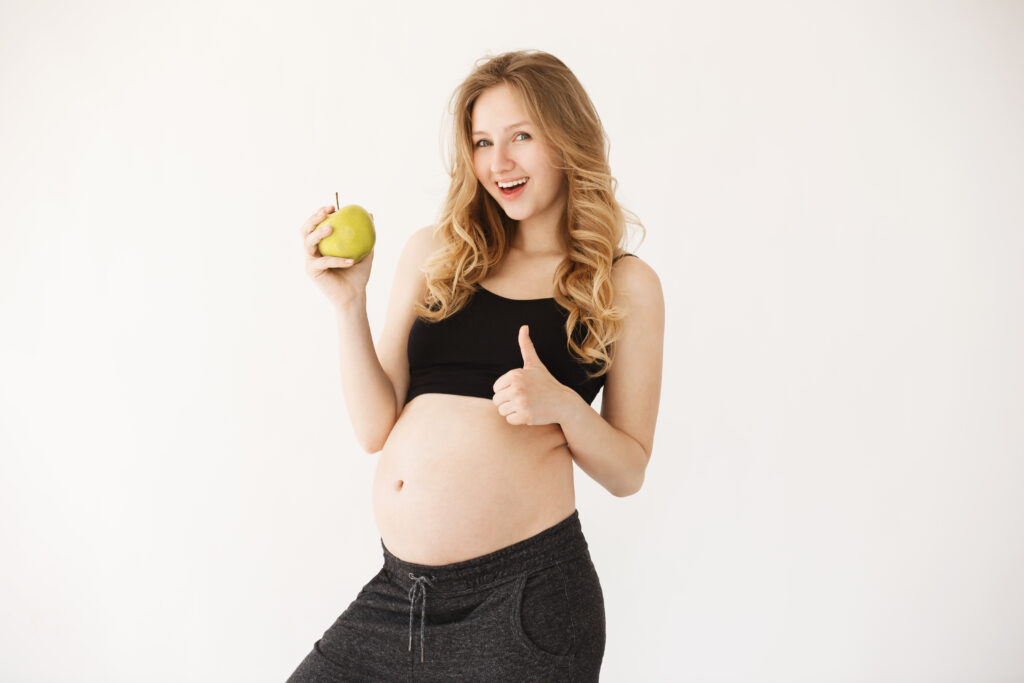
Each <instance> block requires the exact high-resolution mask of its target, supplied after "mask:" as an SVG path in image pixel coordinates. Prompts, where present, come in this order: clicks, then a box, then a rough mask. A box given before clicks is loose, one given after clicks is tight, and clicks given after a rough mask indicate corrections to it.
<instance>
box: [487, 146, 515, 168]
mask: <svg viewBox="0 0 1024 683" xmlns="http://www.w3.org/2000/svg"><path fill="white" fill-rule="evenodd" d="M513 168H515V162H514V160H513V159H512V155H511V154H509V148H508V147H507V146H506V145H504V144H501V143H495V144H494V146H493V147H492V148H491V173H493V174H494V175H502V174H504V173H508V172H509V171H511V170H512V169H513Z"/></svg>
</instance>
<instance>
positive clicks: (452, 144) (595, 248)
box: [416, 50, 646, 378]
mask: <svg viewBox="0 0 1024 683" xmlns="http://www.w3.org/2000/svg"><path fill="white" fill-rule="evenodd" d="M501 84H506V85H508V86H510V87H511V88H512V90H513V92H514V93H516V95H517V96H518V97H519V100H520V102H521V105H522V107H523V109H524V110H525V111H526V113H527V115H528V116H529V118H530V120H531V121H533V122H534V124H535V125H536V127H537V128H538V130H539V132H540V133H541V134H542V136H543V138H544V139H545V140H546V142H547V144H548V145H550V147H551V149H553V150H554V152H555V153H554V157H555V158H560V159H561V164H560V165H559V166H558V168H559V170H561V171H563V172H564V173H565V174H566V177H567V180H568V201H567V203H566V208H565V213H564V214H563V215H562V218H561V220H560V222H559V226H560V227H559V230H560V231H561V235H562V243H563V244H565V245H566V246H567V247H568V255H567V256H566V258H564V259H563V260H562V262H561V263H560V264H559V266H558V268H557V269H556V271H555V276H554V284H555V288H554V298H555V301H556V302H557V303H558V305H559V306H561V307H562V308H563V309H565V310H566V311H568V318H567V320H566V322H565V330H566V336H567V337H568V348H569V352H570V355H571V356H572V357H574V358H575V359H576V360H577V361H578V362H582V363H584V364H585V365H587V366H590V367H593V366H594V365H597V366H599V367H598V369H597V371H595V372H591V371H590V370H588V371H587V376H588V378H594V377H599V376H601V375H603V374H604V373H606V372H607V371H608V369H609V368H610V367H611V363H612V360H613V356H614V342H615V340H616V339H618V338H619V336H620V333H621V323H620V321H621V320H622V318H623V317H624V313H623V311H622V310H621V309H620V308H619V307H617V306H614V305H613V299H614V296H613V295H614V289H613V287H612V280H611V270H612V259H613V258H615V257H616V256H618V255H619V254H621V253H624V250H625V240H626V237H627V235H626V223H627V221H626V215H627V214H628V215H629V216H630V217H631V218H632V219H633V220H630V221H629V222H630V223H633V224H636V225H638V226H640V227H641V228H643V224H642V223H640V221H639V220H636V217H635V215H634V214H632V213H631V212H628V211H626V210H625V209H623V207H622V206H621V205H620V204H619V203H618V201H616V199H615V190H616V187H617V185H618V181H617V180H616V179H615V178H614V177H613V176H612V175H611V171H610V168H609V165H608V152H607V150H608V149H609V148H610V142H609V140H608V136H607V134H606V133H605V130H604V127H603V126H602V124H601V119H600V118H599V117H598V115H597V110H596V109H595V108H594V105H593V103H592V102H591V101H590V97H588V95H587V93H586V91H585V90H584V89H583V86H582V85H581V84H580V82H579V80H577V78H576V76H575V75H574V74H573V73H572V71H570V70H569V68H568V67H567V66H566V65H565V64H563V63H562V62H561V60H559V59H558V58H556V57H554V56H553V55H550V54H548V53H546V52H542V51H539V50H527V51H515V52H506V53H503V54H500V55H497V56H493V57H491V56H488V57H483V58H481V59H478V60H477V61H476V63H475V68H474V69H473V71H472V72H471V73H470V74H469V76H467V77H466V79H465V80H464V81H463V82H462V83H461V84H460V85H459V86H458V88H456V90H455V92H454V93H453V95H452V98H451V101H450V102H449V114H451V115H452V116H453V126H452V128H453V131H454V135H453V137H452V138H450V139H449V162H448V169H447V170H448V174H449V176H450V177H451V183H450V185H449V188H448V196H447V199H446V200H445V203H444V206H443V208H442V210H441V213H440V215H439V217H438V221H437V224H436V225H435V227H434V237H435V239H436V240H437V241H438V242H439V243H440V244H441V245H442V246H441V247H439V248H438V249H437V250H436V251H435V252H434V253H433V254H432V255H431V257H430V258H429V259H428V261H427V262H426V264H424V266H423V268H422V272H423V273H424V274H425V275H426V281H427V294H426V299H425V302H421V303H419V304H417V306H416V313H417V315H418V316H419V317H420V318H421V319H423V320H425V321H430V322H437V321H439V320H442V319H444V318H447V317H449V316H451V315H453V314H454V313H456V312H458V311H459V310H461V309H462V308H463V307H464V306H465V305H466V304H467V303H468V302H469V300H470V298H471V297H472V296H473V294H474V286H475V285H476V283H478V282H480V281H481V280H483V279H485V278H486V277H487V274H488V271H489V270H490V269H491V268H492V267H494V266H495V265H496V264H498V263H500V262H501V259H502V258H504V256H505V254H506V252H507V251H508V249H509V246H510V245H511V243H512V237H513V235H514V234H515V230H516V225H517V221H515V220H512V219H510V218H509V217H508V216H507V215H506V214H505V212H504V210H503V209H502V208H501V206H500V205H499V204H498V203H497V202H496V201H495V200H494V198H493V197H492V196H491V195H490V194H488V192H487V191H486V189H484V188H483V187H482V186H481V184H480V182H479V180H478V179H477V177H476V173H475V171H474V165H473V142H472V134H471V132H470V131H471V130H472V114H473V106H474V104H475V103H476V100H477V98H478V97H480V95H481V94H482V93H483V92H484V91H485V90H487V89H488V88H491V87H494V86H497V85H501ZM452 103H454V106H452ZM643 230H644V236H645V237H646V228H643Z"/></svg>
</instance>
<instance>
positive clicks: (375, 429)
mask: <svg viewBox="0 0 1024 683" xmlns="http://www.w3.org/2000/svg"><path fill="white" fill-rule="evenodd" d="M333 210H334V207H323V208H322V209H320V210H319V211H317V212H316V213H314V214H313V215H312V216H310V217H309V219H307V221H306V222H305V223H304V224H303V226H302V235H303V245H304V249H305V252H306V273H307V274H308V275H309V277H310V278H311V279H312V280H313V282H314V283H316V285H317V287H319V288H320V290H321V291H322V292H323V293H324V295H325V296H326V297H327V299H328V300H329V301H330V302H331V304H332V306H333V307H334V312H335V320H336V322H337V325H338V346H339V347H340V365H341V385H342V389H343V391H344V392H345V405H346V407H347V408H348V415H349V419H350V420H351V422H352V428H353V430H354V431H355V434H356V438H357V439H358V441H359V444H360V445H361V446H362V447H363V450H365V451H366V452H368V453H375V452H377V451H378V450H379V448H377V445H378V444H383V443H384V441H385V440H386V439H387V436H388V434H390V433H391V428H392V427H393V426H394V424H395V421H396V420H397V414H398V408H397V399H396V397H395V389H394V386H393V385H392V383H391V379H390V378H389V377H388V375H387V374H386V373H385V372H384V368H383V366H382V365H381V363H380V360H379V359H378V358H377V352H376V350H375V349H374V346H373V337H372V335H371V334H370V322H369V319H368V318H367V315H366V284H367V282H368V281H369V279H370V270H371V267H372V264H373V250H372V249H371V250H370V252H369V253H368V254H367V255H366V256H364V257H363V259H362V260H361V261H359V262H358V263H353V262H352V261H351V260H349V259H342V258H338V257H335V256H323V255H321V254H320V250H319V248H318V244H319V242H320V240H322V239H323V238H324V237H326V236H327V235H329V234H330V233H331V226H330V225H320V224H321V223H322V222H323V221H324V219H325V218H327V216H328V215H330V214H331V213H332V212H333ZM370 216H371V218H372V216H373V214H372V213H371V214H370ZM318 225H320V227H319V228H317V226H318Z"/></svg>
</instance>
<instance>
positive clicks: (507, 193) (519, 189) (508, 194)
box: [495, 177, 530, 197]
mask: <svg viewBox="0 0 1024 683" xmlns="http://www.w3.org/2000/svg"><path fill="white" fill-rule="evenodd" d="M529 182H530V179H529V177H527V178H526V182H523V183H520V184H518V185H516V186H515V187H513V188H510V189H508V190H506V189H505V188H503V187H501V186H500V185H498V184H497V183H495V185H497V187H498V191H499V192H501V194H502V195H503V196H505V197H515V196H518V195H519V194H520V193H522V191H523V188H525V187H526V185H527V184H528V183H529Z"/></svg>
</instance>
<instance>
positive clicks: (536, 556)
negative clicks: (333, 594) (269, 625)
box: [287, 510, 605, 683]
mask: <svg viewBox="0 0 1024 683" xmlns="http://www.w3.org/2000/svg"><path fill="white" fill-rule="evenodd" d="M381 548H382V549H383V551H384V566H383V567H382V568H381V570H380V571H379V572H378V573H377V575H376V576H374V577H373V578H372V579H371V580H370V582H369V583H368V584H366V585H365V586H364V587H363V589H362V590H361V591H360V592H359V595H358V596H356V599H355V600H354V601H353V602H352V603H351V604H350V605H349V606H348V608H347V609H346V610H345V611H344V612H342V614H341V616H339V617H338V618H337V619H336V620H335V622H334V624H333V625H332V626H331V627H330V628H329V629H327V631H325V632H324V634H323V636H322V637H321V638H320V639H319V640H317V641H316V642H315V643H314V644H313V649H312V650H311V651H310V652H309V654H308V655H306V658H305V659H304V660H302V662H301V663H300V664H299V666H298V668H296V669H295V672H294V673H292V675H291V676H290V677H289V678H288V681H287V683H313V682H314V681H316V682H317V683H319V682H326V681H345V682H346V683H357V682H363V681H365V682H367V683H369V682H373V683H381V682H388V683H390V682H391V681H488V682H492V681H493V682H500V681H515V683H524V682H525V681H596V680H598V674H599V672H600V669H601V659H602V658H603V656H604V646H605V613H604V597H603V593H602V591H601V583H600V581H599V580H598V577H597V571H596V570H595V568H594V563H593V562H592V561H591V559H590V552H589V550H588V547H587V541H586V539H585V538H584V536H583V531H582V528H581V526H580V520H579V510H575V511H574V512H573V513H572V515H570V516H569V517H567V518H565V519H564V520H563V521H561V522H559V523H558V524H556V525H554V526H552V527H549V528H547V529H545V530H544V531H541V532H540V533H538V534H535V535H534V536H531V537H530V538H527V539H525V540H522V541H520V542H518V543H514V544H513V545H510V546H507V547H505V548H501V549H500V550H496V551H494V552H492V553H488V554H486V555H481V556H479V557H474V558H472V559H469V560H464V561H462V562H455V563H453V564H446V565H439V566H433V565H422V564H414V563H411V562H405V561H404V560H400V559H399V558H397V557H395V556H394V555H393V554H391V552H389V551H388V549H387V547H386V546H385V545H384V542H383V541H381Z"/></svg>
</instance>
